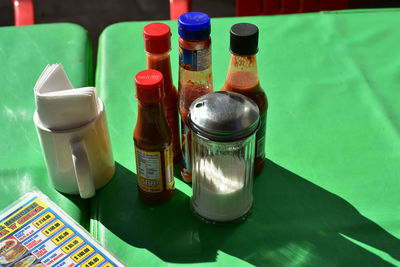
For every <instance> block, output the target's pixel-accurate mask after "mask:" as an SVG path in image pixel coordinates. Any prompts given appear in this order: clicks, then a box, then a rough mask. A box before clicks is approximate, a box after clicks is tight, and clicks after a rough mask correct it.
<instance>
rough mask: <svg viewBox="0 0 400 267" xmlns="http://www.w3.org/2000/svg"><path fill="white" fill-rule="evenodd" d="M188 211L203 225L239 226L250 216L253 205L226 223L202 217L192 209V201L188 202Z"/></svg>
mask: <svg viewBox="0 0 400 267" xmlns="http://www.w3.org/2000/svg"><path fill="white" fill-rule="evenodd" d="M190 209H191V210H192V213H193V214H194V215H195V217H197V218H198V219H199V220H201V221H202V222H204V223H207V224H214V225H232V224H240V223H243V222H245V221H246V219H247V218H248V217H249V216H250V215H251V213H252V212H253V203H252V204H251V206H250V208H249V209H248V210H247V211H246V212H245V213H244V214H243V215H242V216H240V217H238V218H236V219H233V220H228V221H218V220H213V219H210V218H207V217H204V216H203V215H201V214H200V213H198V212H197V211H196V209H195V208H194V207H193V203H192V200H190Z"/></svg>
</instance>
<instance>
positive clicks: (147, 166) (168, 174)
mask: <svg viewBox="0 0 400 267" xmlns="http://www.w3.org/2000/svg"><path fill="white" fill-rule="evenodd" d="M135 154H136V169H137V179H138V185H139V187H140V188H141V189H142V190H143V191H145V192H149V193H158V192H162V191H163V182H162V178H163V173H165V178H166V179H165V181H166V183H165V184H166V189H167V190H169V189H173V188H174V173H173V154H172V145H170V146H169V147H168V148H167V149H165V150H164V151H161V152H159V151H157V152H153V151H152V152H149V151H145V150H142V149H140V148H137V147H136V146H135ZM161 157H163V158H164V166H162V159H161ZM162 168H164V170H163V169H162Z"/></svg>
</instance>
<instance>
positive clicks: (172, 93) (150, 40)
mask: <svg viewBox="0 0 400 267" xmlns="http://www.w3.org/2000/svg"><path fill="white" fill-rule="evenodd" d="M143 38H144V50H145V51H146V61H147V69H155V70H158V71H160V72H161V73H162V75H163V76H164V98H163V100H162V103H163V106H164V110H165V114H166V116H167V121H168V125H169V127H170V128H171V131H172V151H173V154H174V163H176V162H179V160H180V156H181V150H180V140H179V124H178V122H179V119H178V93H177V91H176V88H175V86H174V85H173V84H172V75H171V60H170V56H169V53H170V51H171V29H170V28H169V26H168V25H166V24H164V23H158V22H157V23H150V24H147V25H146V26H145V27H144V28H143Z"/></svg>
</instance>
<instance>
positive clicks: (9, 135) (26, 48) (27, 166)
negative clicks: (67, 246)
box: [0, 23, 93, 227]
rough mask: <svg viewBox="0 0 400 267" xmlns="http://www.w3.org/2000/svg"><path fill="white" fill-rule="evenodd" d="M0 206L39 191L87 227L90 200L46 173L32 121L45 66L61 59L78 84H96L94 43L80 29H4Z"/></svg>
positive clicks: (0, 43) (0, 46)
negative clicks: (57, 185) (60, 187)
mask: <svg viewBox="0 0 400 267" xmlns="http://www.w3.org/2000/svg"><path fill="white" fill-rule="evenodd" d="M0 62H1V64H0V89H1V93H2V95H1V98H0V122H1V130H0V138H1V140H2V141H1V142H0V151H1V154H0V210H1V209H4V208H6V207H7V206H9V205H10V204H11V203H13V202H14V201H16V200H17V199H18V198H19V197H21V196H22V195H23V194H25V193H26V192H30V191H32V190H33V189H38V190H40V191H42V192H43V193H45V194H46V195H47V196H49V198H50V199H51V200H53V201H54V202H55V203H56V204H58V205H59V206H60V207H61V208H62V209H64V210H65V211H66V212H67V213H68V214H70V215H71V216H72V217H73V218H74V219H75V220H77V221H78V222H79V223H81V224H82V225H83V226H86V227H87V226H88V221H89V219H88V217H89V216H88V214H89V204H90V203H89V201H82V200H81V199H80V198H79V197H75V196H68V195H64V194H61V193H59V192H57V191H56V190H55V189H54V188H53V187H52V185H51V184H50V181H49V179H48V176H47V171H46V165H45V163H44V159H43V156H42V152H41V149H40V145H39V140H38V137H37V135H36V130H35V125H34V123H33V113H34V110H35V99H34V95H33V86H34V85H35V83H36V80H37V79H38V78H39V75H40V74H41V72H42V71H43V70H44V68H45V67H46V65H47V64H54V63H62V64H63V66H64V69H65V71H66V73H67V75H68V77H69V78H70V80H71V83H72V84H73V85H74V86H75V87H81V86H88V85H91V84H92V82H93V81H92V74H93V66H92V47H91V44H90V39H89V36H88V34H87V32H86V30H84V29H83V28H82V27H80V26H78V25H74V24H67V23H66V24H48V25H46V24H43V25H33V26H23V27H0Z"/></svg>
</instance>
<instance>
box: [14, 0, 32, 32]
mask: <svg viewBox="0 0 400 267" xmlns="http://www.w3.org/2000/svg"><path fill="white" fill-rule="evenodd" d="M13 5H14V22H15V23H14V24H15V26H23V25H32V24H34V23H35V20H34V12H33V2H32V0H13Z"/></svg>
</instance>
